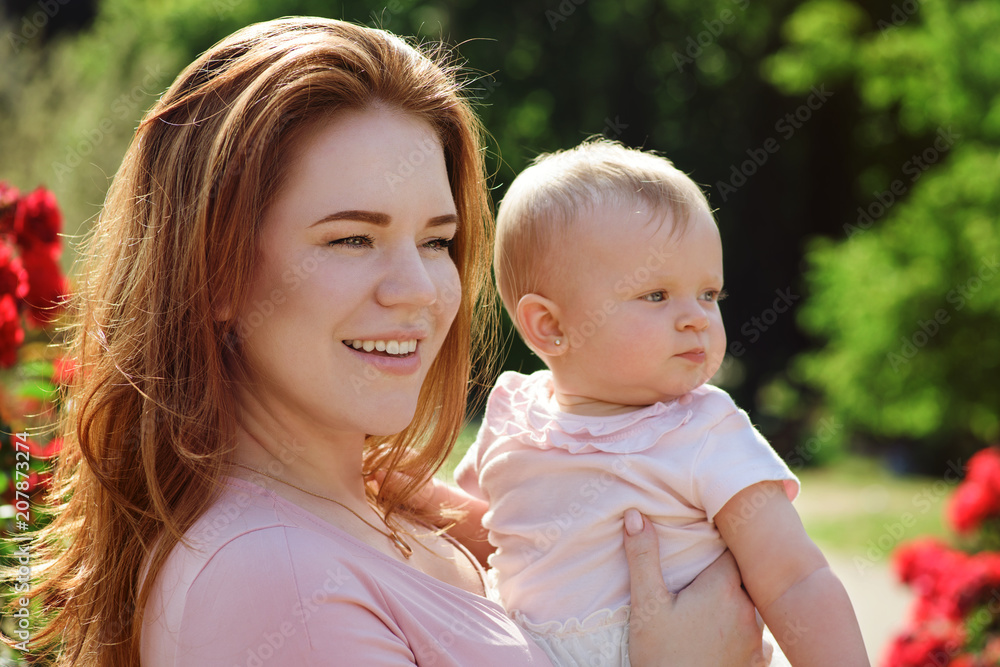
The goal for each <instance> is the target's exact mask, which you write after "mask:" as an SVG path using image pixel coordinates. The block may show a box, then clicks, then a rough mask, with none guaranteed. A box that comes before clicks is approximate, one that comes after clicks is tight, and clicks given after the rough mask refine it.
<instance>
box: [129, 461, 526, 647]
mask: <svg viewBox="0 0 1000 667" xmlns="http://www.w3.org/2000/svg"><path fill="white" fill-rule="evenodd" d="M187 536H188V537H189V538H190V539H189V540H188V543H189V544H188V545H184V544H178V545H177V546H176V547H175V548H174V550H173V551H172V552H171V554H170V557H169V558H168V561H167V563H166V566H165V567H164V568H163V570H162V571H161V572H160V575H159V576H158V577H157V580H156V582H155V583H154V585H153V589H152V591H151V595H150V598H149V601H148V602H147V604H146V611H145V616H144V618H143V634H142V657H143V665H146V664H147V663H148V664H149V665H151V666H152V667H167V666H170V667H174V666H175V665H180V664H183V665H185V667H201V666H202V665H205V666H207V665H218V664H256V663H255V660H262V661H263V662H267V660H266V657H267V656H273V657H275V658H277V657H279V656H280V660H278V661H277V662H276V664H302V665H311V664H323V665H326V664H341V663H342V662H346V664H371V665H375V664H378V665H389V664H392V665H397V664H408V665H412V664H414V663H415V662H423V661H424V660H423V658H426V659H427V660H428V661H429V660H430V659H431V658H434V659H435V660H437V661H438V662H439V664H442V665H449V666H451V665H461V664H471V662H472V661H473V660H474V659H475V656H476V655H478V652H481V651H482V647H483V643H484V642H487V641H488V640H489V638H490V637H492V636H494V635H496V634H497V633H501V634H504V635H509V636H510V637H511V642H509V643H510V644H511V645H510V646H508V647H507V648H506V649H504V650H503V651H500V650H499V649H498V650H497V654H498V656H499V657H502V658H504V660H505V662H503V663H500V662H490V661H487V662H486V663H483V664H538V662H543V661H541V660H539V656H538V655H537V653H536V652H535V650H534V648H533V645H532V644H531V643H530V641H527V640H525V638H523V637H520V635H519V631H518V630H517V627H516V626H514V625H512V624H511V623H510V621H509V619H507V618H506V616H505V615H504V614H503V610H502V609H501V608H500V607H499V606H498V605H496V604H494V603H493V602H490V601H489V600H487V599H486V598H482V597H480V596H476V595H474V594H472V593H468V592H466V591H464V590H461V589H459V588H456V587H454V586H451V585H449V584H446V583H444V582H441V581H438V580H437V579H434V578H433V577H431V576H429V575H427V574H425V573H423V572H420V571H419V570H416V569H414V568H413V567H410V566H409V565H407V564H403V563H401V562H398V561H396V560H394V559H392V558H390V557H389V556H386V555H385V554H383V553H381V552H379V551H377V550H375V549H372V548H371V547H369V546H367V545H365V544H363V543H361V542H358V541H357V540H356V539H355V538H353V537H351V536H350V535H347V534H346V533H343V532H342V531H340V530H339V529H337V528H335V527H334V526H331V525H329V524H326V523H325V522H323V521H322V520H321V519H319V518H318V517H315V516H313V515H311V514H309V513H308V512H306V511H305V510H300V509H299V508H297V506H294V505H292V504H291V503H290V502H288V501H287V500H284V499H282V498H280V497H278V496H275V495H273V494H271V493H270V492H268V491H267V490H266V489H261V488H259V487H255V486H254V485H252V484H250V483H249V482H243V481H236V482H234V483H232V484H229V485H228V487H227V489H226V490H225V491H224V493H223V494H222V495H221V496H220V497H219V499H218V500H217V501H216V502H215V503H214V504H213V506H212V507H211V508H210V509H209V511H208V512H206V514H205V515H204V516H203V517H202V518H201V520H199V522H198V523H197V524H195V526H193V527H192V530H190V531H188V534H187ZM456 622H459V623H468V625H469V627H471V628H474V630H472V631H470V636H469V637H463V639H462V641H461V642H457V643H456V644H455V645H454V646H446V647H442V646H441V645H440V641H441V640H440V637H442V636H444V635H449V634H450V633H451V628H453V627H454V624H455V623H456ZM248 651H250V653H248ZM424 654H426V655H424ZM455 656H459V657H458V658H456V657H455ZM504 656H506V657H504ZM453 658H454V659H453ZM507 658H510V660H507ZM498 659H499V658H498ZM536 661H538V662H536Z"/></svg>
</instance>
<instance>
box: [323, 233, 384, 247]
mask: <svg viewBox="0 0 1000 667" xmlns="http://www.w3.org/2000/svg"><path fill="white" fill-rule="evenodd" d="M374 244H375V239H374V238H372V237H371V236H369V235H368V234H359V235H357V236H346V237H344V238H342V239H336V240H334V241H330V242H329V243H327V245H331V246H333V245H341V246H346V247H348V248H371V247H372V246H373V245H374Z"/></svg>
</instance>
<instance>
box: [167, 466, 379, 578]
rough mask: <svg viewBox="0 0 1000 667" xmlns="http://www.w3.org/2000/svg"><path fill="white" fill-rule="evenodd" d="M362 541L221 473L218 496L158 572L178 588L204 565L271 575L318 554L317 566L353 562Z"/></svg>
mask: <svg viewBox="0 0 1000 667" xmlns="http://www.w3.org/2000/svg"><path fill="white" fill-rule="evenodd" d="M362 546H363V545H361V544H360V543H358V542H357V541H356V540H355V539H354V538H352V537H350V536H349V535H347V534H346V533H343V532H342V531H340V530H338V529H337V528H335V527H334V526H332V525H330V524H328V523H326V522H324V521H322V520H321V519H319V518H318V517H316V516H313V515H312V514H310V513H308V512H306V511H305V510H302V509H300V508H298V507H297V506H295V505H293V504H292V503H290V502H288V501H287V500H284V499H283V498H281V497H280V496H278V495H276V494H274V493H273V492H271V491H268V490H267V489H264V488H262V487H260V486H257V485H256V484H252V483H250V482H247V481H244V480H240V479H235V478H225V479H224V482H223V487H222V490H221V493H220V495H219V497H218V498H217V499H216V500H215V502H214V503H213V504H212V505H211V506H210V507H209V509H208V510H207V511H206V512H205V513H204V514H203V515H202V516H201V517H200V518H199V519H198V521H197V522H195V523H194V525H192V526H191V528H190V529H189V530H188V531H187V532H186V533H185V535H184V541H183V542H180V543H178V544H177V545H175V546H174V548H173V550H172V551H171V553H170V556H169V557H168V558H167V561H166V563H165V565H164V568H163V571H162V574H161V576H162V575H164V574H168V573H170V574H173V575H174V576H175V577H176V578H177V579H178V581H177V583H178V584H180V586H181V588H182V589H183V588H184V587H185V586H187V587H189V586H190V585H194V584H196V583H197V582H198V579H199V578H200V577H201V576H202V575H203V573H204V572H205V570H206V569H211V570H222V571H225V572H227V573H234V574H238V575H239V576H245V577H248V578H252V577H254V576H255V575H261V576H267V577H269V578H271V579H274V578H276V577H279V576H282V573H283V572H284V571H291V570H295V573H299V572H302V571H308V570H310V569H312V566H313V562H312V561H314V560H317V558H318V555H319V554H322V558H320V559H319V560H321V561H322V564H323V565H328V564H330V563H333V562H335V561H343V562H344V563H345V564H349V563H354V562H356V560H357V558H358V556H359V553H358V552H359V550H360V548H361V547H362ZM175 590H176V588H175Z"/></svg>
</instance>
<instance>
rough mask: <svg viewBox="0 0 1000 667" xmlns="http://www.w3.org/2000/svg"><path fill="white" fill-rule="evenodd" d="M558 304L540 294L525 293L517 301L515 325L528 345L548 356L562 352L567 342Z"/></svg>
mask: <svg viewBox="0 0 1000 667" xmlns="http://www.w3.org/2000/svg"><path fill="white" fill-rule="evenodd" d="M559 318H560V312H559V306H558V305H556V303H555V302H554V301H552V300H551V299H546V298H545V297H544V296H542V295H541V294H525V295H524V296H522V297H521V300H520V301H518V302H517V325H518V328H519V329H520V330H521V335H523V336H524V340H525V342H527V343H528V346H529V347H531V348H532V349H533V350H535V351H536V352H538V353H540V354H545V355H548V356H550V357H555V356H559V355H560V354H562V353H563V352H564V351H565V350H566V348H567V346H568V343H567V342H566V336H565V335H563V330H562V326H561V325H560V322H559Z"/></svg>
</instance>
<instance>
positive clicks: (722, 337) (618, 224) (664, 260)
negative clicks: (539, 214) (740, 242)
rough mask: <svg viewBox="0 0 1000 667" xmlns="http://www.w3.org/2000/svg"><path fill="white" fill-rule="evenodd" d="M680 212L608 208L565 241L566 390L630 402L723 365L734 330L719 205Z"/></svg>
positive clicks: (658, 395)
mask: <svg viewBox="0 0 1000 667" xmlns="http://www.w3.org/2000/svg"><path fill="white" fill-rule="evenodd" d="M673 228H674V221H673V219H672V216H670V215H667V216H666V217H664V216H663V215H662V214H661V213H657V214H650V213H649V212H648V211H647V212H632V211H630V210H629V209H625V208H617V207H602V208H599V209H597V210H596V211H595V213H594V214H593V215H592V216H590V217H589V219H588V220H581V221H580V224H579V226H578V227H577V228H575V229H574V231H573V235H572V237H571V238H570V239H568V240H567V242H566V244H565V245H564V246H563V249H564V251H565V254H564V255H563V260H564V261H566V264H565V266H564V267H563V268H564V269H565V270H564V271H563V272H562V275H563V276H564V278H565V280H564V281H563V284H562V285H561V286H560V288H559V289H558V290H557V291H556V292H555V294H557V295H558V296H557V297H556V299H555V301H556V303H557V304H558V305H559V307H560V310H561V314H562V317H561V323H562V325H563V332H564V334H565V335H566V338H567V340H566V343H564V344H567V345H568V347H567V349H566V352H565V354H563V355H562V356H561V357H560V358H559V359H558V362H557V363H556V364H554V365H553V371H554V372H555V373H556V385H557V391H560V393H563V394H567V393H569V394H573V395H575V396H580V397H585V398H588V399H592V400H593V401H595V402H597V403H607V404H612V407H613V406H614V405H624V406H633V405H634V406H641V405H650V404H652V403H655V402H657V401H670V400H673V399H675V398H677V397H679V396H682V395H684V394H686V393H688V392H689V391H691V390H692V389H695V388H696V387H698V386H700V385H701V384H703V383H704V382H706V381H707V380H708V379H709V378H711V377H712V376H713V375H714V374H715V372H716V371H717V370H718V369H719V366H720V365H721V364H722V359H723V356H724V355H725V349H726V334H725V330H724V329H723V326H722V315H721V314H720V312H719V304H718V299H719V295H720V293H721V292H722V244H721V241H720V239H719V231H718V229H717V227H716V225H715V222H714V221H713V220H712V218H711V214H710V213H709V212H708V211H707V210H704V209H700V210H695V211H694V212H692V215H691V219H690V220H689V221H688V225H687V229H686V230H685V231H684V232H683V233H682V234H674V233H673Z"/></svg>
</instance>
